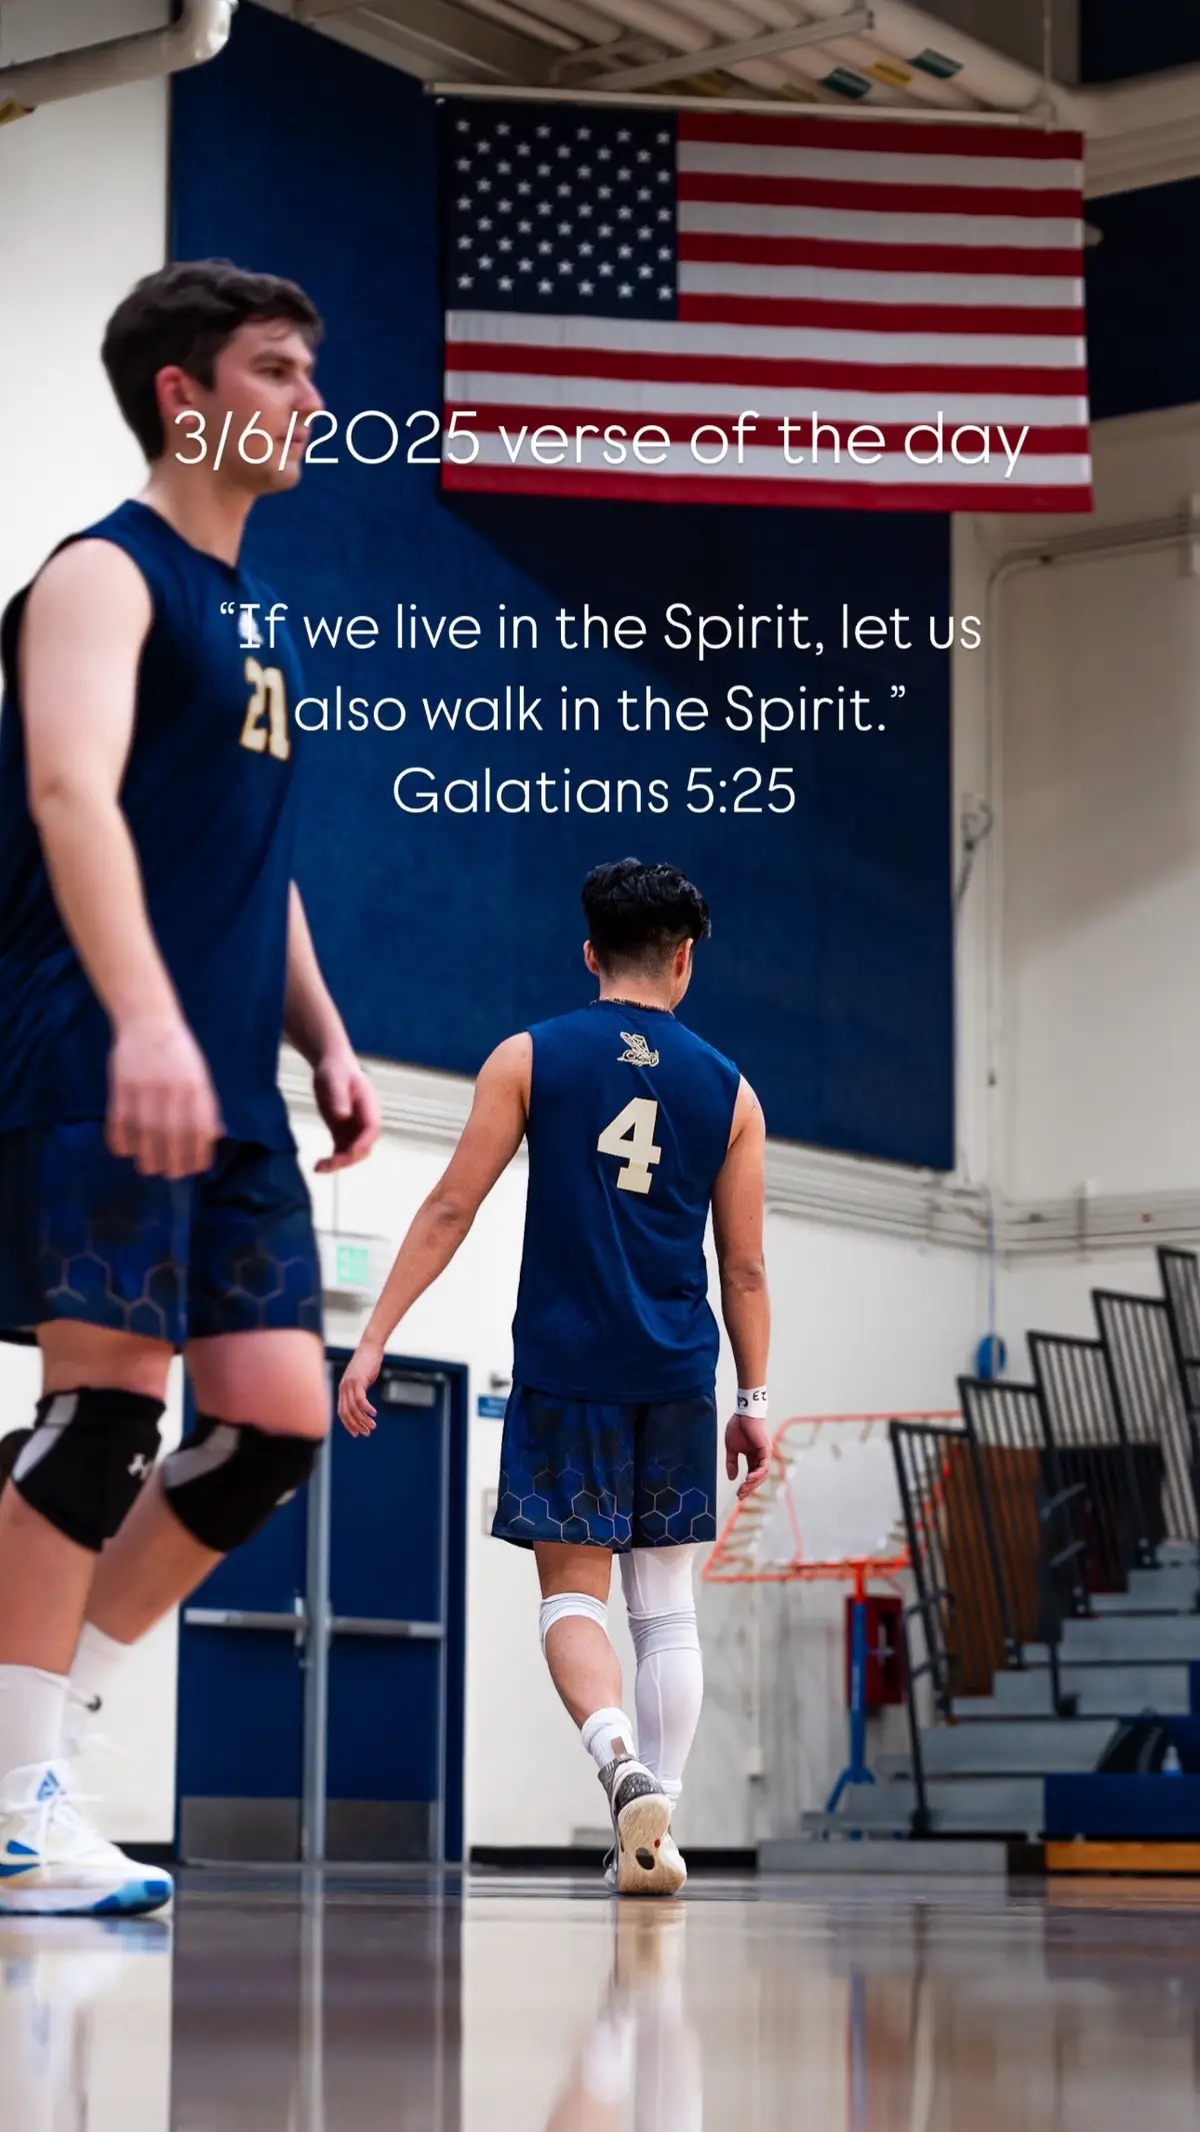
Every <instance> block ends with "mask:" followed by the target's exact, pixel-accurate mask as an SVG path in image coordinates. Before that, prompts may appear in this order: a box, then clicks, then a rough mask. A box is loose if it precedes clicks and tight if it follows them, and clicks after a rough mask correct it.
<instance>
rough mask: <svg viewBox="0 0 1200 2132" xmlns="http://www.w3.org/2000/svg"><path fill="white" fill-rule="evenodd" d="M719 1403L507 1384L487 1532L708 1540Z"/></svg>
mask: <svg viewBox="0 0 1200 2132" xmlns="http://www.w3.org/2000/svg"><path fill="white" fill-rule="evenodd" d="M716 1501H717V1403H716V1399H715V1397H714V1396H713V1394H712V1393H710V1392H703V1391H701V1392H690V1393H688V1394H687V1395H686V1396H685V1397H684V1398H681V1399H669V1400H661V1401H657V1402H655V1403H654V1404H641V1405H630V1406H618V1405H612V1404H609V1403H607V1402H604V1401H598V1400H597V1401H593V1400H583V1399H559V1398H557V1397H556V1396H555V1395H553V1394H552V1393H550V1392H537V1391H531V1390H530V1389H529V1387H528V1386H526V1385H520V1384H518V1385H514V1387H513V1390H512V1392H511V1394H510V1395H509V1401H508V1407H507V1411H506V1413H505V1416H504V1439H503V1442H502V1444H501V1448H500V1490H499V1501H498V1503H497V1507H496V1516H495V1519H494V1521H493V1524H492V1532H493V1534H494V1536H495V1537H496V1538H497V1539H499V1540H511V1541H512V1543H513V1545H514V1546H516V1547H532V1545H533V1543H534V1541H535V1540H569V1541H572V1542H574V1543H575V1544H577V1545H578V1544H583V1545H585V1546H590V1547H608V1548H611V1549H612V1550H613V1552H614V1553H615V1554H624V1553H626V1552H627V1550H628V1549H629V1548H631V1547H679V1546H682V1545H684V1544H685V1543H689V1542H694V1541H698V1540H700V1541H703V1540H715V1539H716V1536H717V1525H716Z"/></svg>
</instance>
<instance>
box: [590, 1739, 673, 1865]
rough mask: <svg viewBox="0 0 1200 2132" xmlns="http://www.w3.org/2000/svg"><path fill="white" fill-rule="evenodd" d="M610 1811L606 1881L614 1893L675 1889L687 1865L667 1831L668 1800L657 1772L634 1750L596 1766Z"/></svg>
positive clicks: (669, 1803) (668, 1826)
mask: <svg viewBox="0 0 1200 2132" xmlns="http://www.w3.org/2000/svg"><path fill="white" fill-rule="evenodd" d="M600 1782H601V1784H602V1785H603V1786H604V1789H605V1792H606V1793H607V1795H608V1803H609V1808H610V1810H611V1813H612V1824H613V1848H612V1850H611V1851H610V1852H609V1854H608V1857H607V1859H606V1860H605V1866H604V1881H605V1886H606V1887H609V1888H612V1889H613V1890H615V1892H616V1893H617V1894H618V1895H678V1893H679V1890H680V1889H681V1887H682V1886H683V1884H684V1881H685V1880H686V1879H687V1867H686V1866H685V1865H684V1862H683V1859H682V1858H681V1857H680V1855H679V1851H678V1849H677V1847H676V1844H675V1839H674V1837H673V1836H672V1834H671V1802H670V1800H669V1799H668V1798H667V1795H666V1793H665V1792H664V1791H662V1790H660V1788H659V1783H658V1779H657V1777H655V1776H654V1775H653V1773H652V1772H651V1771H650V1770H648V1769H647V1768H646V1765H645V1763H644V1762H639V1761H637V1760H636V1759H635V1757H634V1756H633V1755H622V1756H621V1757H620V1759H619V1760H617V1761H615V1762H610V1763H609V1764H608V1765H607V1767H606V1768H604V1769H602V1770H601V1772H600Z"/></svg>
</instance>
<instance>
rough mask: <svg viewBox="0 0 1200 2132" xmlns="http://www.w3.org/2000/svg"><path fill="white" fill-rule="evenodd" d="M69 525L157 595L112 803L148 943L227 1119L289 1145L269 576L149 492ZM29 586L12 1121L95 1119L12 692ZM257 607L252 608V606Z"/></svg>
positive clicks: (276, 669) (8, 810)
mask: <svg viewBox="0 0 1200 2132" xmlns="http://www.w3.org/2000/svg"><path fill="white" fill-rule="evenodd" d="M73 537H74V538H76V539H86V540H96V539H99V540H107V541H111V542H112V543H113V544H114V546H116V547H118V548H121V549H123V550H124V552H125V553H126V554H127V555H128V556H130V557H131V558H132V560H133V561H134V562H135V563H136V564H137V567H138V569H139V570H140V571H141V573H142V576H143V577H144V579H145V581H146V584H147V586H148V588H149V592H150V597H151V601H152V603H153V610H154V613H153V620H152V622H151V625H150V630H149V634H148V636H147V638H146V642H145V646H144V648H143V652H142V658H141V665H140V668H139V672H138V685H137V704H136V715H135V719H134V728H133V739H132V744H131V747H130V751H129V757H128V761H127V764H126V768H125V775H124V779H123V782H122V786H121V795H120V798H121V806H122V809H123V811H124V814H125V819H126V821H127V822H128V824H129V829H130V832H131V834H132V837H133V842H134V845H135V847H136V850H137V855H138V861H139V864H140V867H141V876H142V882H143V886H144V889H145V895H146V903H147V907H148V910H149V915H150V923H151V926H152V928H153V931H154V936H155V939H156V941H157V943H158V947H159V950H160V953H161V954H162V957H163V960H164V962H165V964H166V966H167V969H168V971H169V973H170V976H171V979H172V982H173V984H174V986H175V989H176V992H177V993H178V995H179V1000H180V1004H181V1006H182V1008H183V1012H184V1015H185V1017H186V1019H187V1022H188V1024H189V1026H190V1028H191V1030H192V1033H193V1035H194V1036H195V1038H196V1041H197V1043H198V1044H199V1046H200V1048H201V1050H202V1051H203V1053H204V1056H205V1058H206V1059H207V1061H208V1066H209V1071H210V1072H211V1074H212V1077H213V1081H214V1083H215V1086H216V1090H217V1096H218V1099H219V1101H220V1106H221V1115H222V1118H223V1121H224V1125H225V1130H226V1132H227V1133H228V1134H229V1135H230V1136H231V1137H232V1138H234V1139H239V1140H251V1141H255V1142H257V1143H258V1144H259V1145H261V1146H263V1147H267V1148H282V1147H288V1146H290V1145H291V1134H290V1131H289V1128H288V1122H287V1113H286V1110H285V1108H284V1104H283V1099H282V1097H281V1096H280V1094H279V1090H278V1087H277V1080H276V1077H277V1069H278V1052H279V1042H280V1037H281V1034H282V1027H283V1000H284V986H285V980H286V969H287V922H288V894H289V884H290V881H291V874H292V854H293V844H294V835H295V813H296V798H297V786H296V779H295V774H294V772H295V763H294V759H293V746H294V739H295V736H294V734H293V730H292V722H291V706H292V704H293V703H294V702H295V701H296V700H297V698H298V696H299V694H300V688H301V684H300V670H299V662H298V660H297V658H296V655H295V652H294V650H293V649H292V648H291V646H290V645H289V644H288V643H287V642H286V641H285V638H284V635H283V633H281V632H278V631H277V632H276V639H275V646H274V649H268V648H267V647H266V644H265V642H263V641H262V636H263V632H262V630H261V618H262V616H263V615H264V614H265V612H266V610H267V608H268V607H269V606H270V605H271V603H272V599H273V594H272V593H271V591H270V589H269V587H267V586H266V585H264V584H263V583H262V582H261V581H260V580H258V579H256V578H253V577H252V576H251V575H250V574H249V573H248V572H247V571H245V570H243V569H241V568H240V567H238V566H235V565H232V564H227V563H223V562H219V561H218V560H217V558H216V557H215V556H212V555H206V554H203V553H201V551H200V550H199V549H197V548H193V547H192V545H191V543H190V542H188V541H186V540H184V539H183V538H182V536H181V535H180V534H178V533H176V532H175V531H174V530H173V528H172V527H171V526H169V525H168V524H167V522H166V520H165V519H164V518H161V517H160V516H159V515H158V513H157V512H156V511H152V510H150V509H148V508H147V506H146V505H145V504H141V503H124V504H122V505H121V506H120V508H119V510H116V511H113V512H112V513H111V515H110V516H109V517H107V518H104V519H101V520H100V522H99V524H98V525H94V526H91V527H89V528H88V529H87V531H86V532H85V533H83V534H78V535H75V536H73ZM64 545H66V544H65V543H64ZM25 598H26V593H18V595H17V597H16V599H15V600H13V602H12V603H11V605H10V606H9V608H8V611H7V613H6V614H5V617H4V622H3V628H2V631H0V649H2V652H3V670H4V682H5V695H4V711H3V716H2V717H0V1132H9V1131H12V1130H14V1129H15V1128H17V1127H20V1126H27V1125H49V1124H58V1123H63V1122H66V1121H69V1120H71V1119H86V1118H91V1119H97V1118H102V1117H103V1116H104V1114H105V1109H106V1099H107V1060H108V1052H109V1048H110V1043H111V1033H110V1029H109V1024H108V1018H107V1016H106V1014H105V1012H104V1010H103V1008H102V1007H101V1005H100V1003H99V1001H98V1000H97V998H96V996H95V994H94V992H93V991H92V988H91V986H90V984H89V982H88V979H87V977H86V976H85V974H84V971H83V968H82V966H81V964H80V962H79V958H78V956H77V955H76V953H75V950H74V948H73V947H72V945H71V943H70V941H69V939H68V938H67V934H66V932H65V930H64V927H63V923H62V920H61V918H60V917H59V914H58V910H57V907H56V905H55V902H54V898H53V895H52V893H51V889H50V883H49V880H48V878H47V874H46V867H45V862H44V860H43V857H42V851H41V844H40V841H39V838H38V834H37V830H36V828H35V826H34V823H33V820H32V818H31V816H30V813H29V806H28V802H27V798H26V788H25V780H26V763H25V744H24V733H23V728H22V721H21V709H20V700H19V692H18V686H17V632H18V628H19V626H20V619H21V615H22V612H23V610H24V604H25ZM252 602H257V603H258V615H257V616H256V617H250V616H247V615H244V614H243V613H242V609H243V607H244V606H246V605H248V604H249V603H252ZM223 610H225V611H223ZM231 610H232V611H231Z"/></svg>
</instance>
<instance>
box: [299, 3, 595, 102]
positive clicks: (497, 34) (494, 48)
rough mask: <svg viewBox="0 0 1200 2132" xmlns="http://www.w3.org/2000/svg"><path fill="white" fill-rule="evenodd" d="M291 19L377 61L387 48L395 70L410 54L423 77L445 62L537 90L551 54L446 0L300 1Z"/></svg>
mask: <svg viewBox="0 0 1200 2132" xmlns="http://www.w3.org/2000/svg"><path fill="white" fill-rule="evenodd" d="M296 19H297V20H298V21H300V22H302V23H305V24H307V25H309V26H310V27H311V28H314V29H316V28H320V29H322V30H323V31H324V32H325V34H326V35H328V36H331V37H335V38H337V39H338V41H339V42H340V43H346V44H352V45H355V46H357V48H358V49H359V50H366V51H368V52H370V53H371V54H372V56H374V57H376V58H380V57H382V56H383V54H382V53H381V51H380V46H381V45H383V46H384V47H386V48H390V51H391V52H393V53H394V54H395V60H394V62H393V63H394V64H395V65H397V66H402V65H403V62H404V55H405V54H408V55H411V57H412V59H413V61H414V62H415V63H418V65H419V71H420V72H422V73H425V74H426V75H427V70H428V69H429V68H430V67H432V68H433V69H434V70H435V71H440V70H441V69H442V68H444V67H445V66H446V65H447V64H450V65H451V66H453V67H455V68H456V69H457V68H458V67H465V68H467V69H468V70H469V71H470V72H473V73H474V74H475V75H476V76H477V77H478V76H481V77H482V78H483V79H484V80H485V81H492V82H511V83H512V84H513V85H514V87H515V86H516V85H517V84H518V83H519V84H520V85H521V86H522V87H526V86H529V87H536V86H537V85H538V84H539V83H541V82H544V81H546V80H547V79H548V76H549V67H550V63H551V60H552V59H553V57H554V56H555V55H554V54H553V53H552V52H551V51H550V50H549V49H548V48H547V47H546V46H545V45H541V44H535V43H534V42H533V40H532V38H525V37H521V36H518V35H517V34H516V33H515V32H514V31H512V30H508V29H505V28H503V27H502V26H501V25H500V24H499V23H495V22H489V21H488V19H487V17H486V16H484V15H477V14H475V13H473V12H469V11H468V10H467V9H466V8H462V7H454V6H453V5H452V4H451V0H391V4H390V5H389V6H388V7H387V8H386V9H385V8H382V7H371V6H369V5H368V6H364V5H362V4H361V0H359V4H357V5H351V6H344V5H343V4H342V0H299V5H298V9H297V18H296Z"/></svg>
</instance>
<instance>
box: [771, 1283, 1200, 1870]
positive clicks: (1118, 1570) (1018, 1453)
mask: <svg viewBox="0 0 1200 2132" xmlns="http://www.w3.org/2000/svg"><path fill="white" fill-rule="evenodd" d="M1158 1269H1159V1275H1160V1280H1161V1293H1160V1294H1158V1295H1144V1296H1142V1295H1123V1294H1116V1293H1113V1292H1112V1291H1111V1290H1107V1289H1099V1290H1097V1291H1095V1293H1094V1297H1093V1301H1094V1308H1095V1318H1096V1336H1095V1337H1094V1338H1093V1339H1068V1338H1064V1337H1063V1336H1061V1335H1058V1334H1054V1333H1044V1332H1035V1333H1033V1334H1031V1335H1030V1339H1029V1352H1030V1357H1031V1363H1032V1372H1033V1374H1032V1378H1031V1381H1030V1382H1028V1383H1024V1384H1017V1383H1009V1382H1005V1381H995V1382H993V1381H984V1380H982V1379H978V1378H965V1379H963V1380H961V1382H960V1387H959V1389H960V1396H961V1401H962V1423H961V1426H958V1427H956V1426H953V1425H950V1424H947V1425H936V1426H934V1425H930V1424H927V1423H922V1424H916V1423H910V1422H903V1421H896V1422H893V1424H892V1427H891V1438H892V1450H893V1455H894V1458H895V1463H896V1472H897V1479H898V1482H899V1488H900V1495H901V1501H902V1505H903V1511H904V1523H905V1528H906V1532H907V1537H908V1545H909V1550H910V1555H911V1564H912V1579H913V1587H914V1589H913V1594H912V1604H911V1605H910V1607H909V1608H908V1611H907V1614H906V1619H905V1629H906V1642H907V1655H908V1661H909V1666H908V1671H909V1681H910V1686H909V1718H910V1723H909V1734H910V1747H909V1751H908V1752H907V1753H906V1754H903V1755H897V1756H892V1757H890V1758H886V1757H885V1758H883V1759H882V1760H881V1761H880V1762H879V1763H877V1765H876V1768H875V1778H876V1781H875V1782H874V1783H873V1784H869V1785H867V1784H860V1785H854V1786H851V1787H849V1788H848V1789H847V1790H846V1791H845V1792H844V1794H843V1796H842V1799H841V1802H840V1805H839V1810H838V1812H837V1813H836V1814H834V1815H828V1814H810V1815H807V1816H806V1817H805V1828H806V1833H807V1834H808V1835H810V1836H820V1835H824V1836H829V1837H838V1836H851V1835H857V1836H859V1837H862V1838H867V1837H884V1838H887V1837H893V1838H894V1837H916V1838H937V1837H953V1838H966V1837H995V1838H1008V1839H1018V1840H1021V1839H1024V1840H1032V1841H1035V1842H1040V1841H1041V1840H1042V1839H1043V1838H1044V1837H1048V1838H1052V1839H1053V1838H1062V1839H1074V1838H1090V1839H1096V1840H1109V1839H1111V1840H1116V1839H1142V1840H1145V1841H1148V1842H1153V1841H1154V1840H1155V1839H1161V1838H1163V1837H1166V1836H1171V1837H1174V1838H1176V1839H1184V1838H1192V1839H1194V1841H1195V1843H1196V1845H1197V1847H1198V1848H1197V1858H1196V1865H1197V1869H1198V1870H1200V1715H1197V1712H1200V1563H1198V1537H1200V1518H1198V1503H1200V1484H1198V1455H1197V1446H1198V1441H1200V1437H1198V1424H1200V1257H1197V1256H1196V1254H1194V1253H1192V1252H1189V1251H1181V1250H1175V1249H1162V1250H1160V1251H1159V1253H1158ZM1101 1764H1104V1765H1105V1766H1104V1768H1103V1770H1102V1769H1101ZM1168 1773H1169V1774H1168ZM1172 1779H1174V1781H1171V1780H1172ZM1080 1855H1082V1853H1080Z"/></svg>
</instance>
